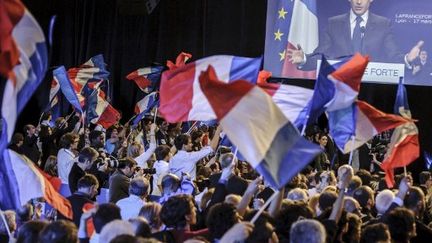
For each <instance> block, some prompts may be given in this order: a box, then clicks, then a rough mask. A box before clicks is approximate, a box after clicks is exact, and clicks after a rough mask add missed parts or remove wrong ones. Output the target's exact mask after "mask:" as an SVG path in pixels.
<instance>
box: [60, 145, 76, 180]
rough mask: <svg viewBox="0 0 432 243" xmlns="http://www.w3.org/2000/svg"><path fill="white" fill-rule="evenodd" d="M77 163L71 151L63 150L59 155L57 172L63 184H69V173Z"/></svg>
mask: <svg viewBox="0 0 432 243" xmlns="http://www.w3.org/2000/svg"><path fill="white" fill-rule="evenodd" d="M74 162H75V154H74V153H73V152H72V151H70V150H69V149H65V148H62V149H60V150H59V151H58V153H57V171H58V176H59V178H60V180H61V182H62V184H69V179H68V178H69V173H70V171H71V169H72V165H73V163H74Z"/></svg>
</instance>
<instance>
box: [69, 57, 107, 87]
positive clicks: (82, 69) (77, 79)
mask: <svg viewBox="0 0 432 243" xmlns="http://www.w3.org/2000/svg"><path fill="white" fill-rule="evenodd" d="M105 66H106V65H105V61H104V58H103V56H102V55H101V54H99V55H96V56H94V57H92V58H90V59H89V60H88V61H87V62H85V63H84V64H82V65H81V66H79V67H77V68H70V69H69V70H68V75H69V78H70V79H71V80H72V82H73V83H76V85H77V86H76V88H77V90H76V91H77V92H80V93H81V92H82V90H83V88H84V87H85V86H86V84H88V83H92V82H96V83H97V82H102V81H103V80H107V79H108V76H109V74H110V73H109V72H108V71H107V70H106V67H105Z"/></svg>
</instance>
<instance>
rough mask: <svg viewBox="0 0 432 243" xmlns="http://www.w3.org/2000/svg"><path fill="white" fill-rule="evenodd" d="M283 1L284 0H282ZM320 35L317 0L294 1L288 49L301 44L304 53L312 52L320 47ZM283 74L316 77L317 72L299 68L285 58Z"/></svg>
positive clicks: (297, 76) (296, 47) (295, 47)
mask: <svg viewBox="0 0 432 243" xmlns="http://www.w3.org/2000/svg"><path fill="white" fill-rule="evenodd" d="M281 2H284V1H282V0H281ZM318 36H319V35H318V17H317V3H316V0H298V1H294V7H293V12H292V16H291V25H290V26H289V33H288V44H287V49H298V47H299V46H300V47H301V48H302V50H303V51H304V53H312V52H313V51H314V50H315V49H316V48H317V47H318V40H319V38H318ZM282 76H284V77H296V78H306V79H314V78H315V77H316V73H315V71H301V70H298V69H297V65H295V64H292V63H291V62H290V61H289V60H288V59H287V58H285V62H284V65H283V69H282Z"/></svg>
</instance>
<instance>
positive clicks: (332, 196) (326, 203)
mask: <svg viewBox="0 0 432 243" xmlns="http://www.w3.org/2000/svg"><path fill="white" fill-rule="evenodd" d="M337 197H338V195H337V194H336V192H330V191H327V192H323V193H321V195H320V196H319V199H318V209H319V211H318V212H323V211H325V210H327V209H329V208H332V207H333V204H334V202H335V201H336V199H337ZM317 215H320V213H317Z"/></svg>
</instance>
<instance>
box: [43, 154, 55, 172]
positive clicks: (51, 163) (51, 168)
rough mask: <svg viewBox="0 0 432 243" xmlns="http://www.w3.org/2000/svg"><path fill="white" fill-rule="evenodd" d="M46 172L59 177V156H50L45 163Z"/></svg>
mask: <svg viewBox="0 0 432 243" xmlns="http://www.w3.org/2000/svg"><path fill="white" fill-rule="evenodd" d="M44 171H45V172H46V173H48V174H49V175H51V176H57V156H55V155H50V156H48V158H47V160H46V162H45V166H44Z"/></svg>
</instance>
